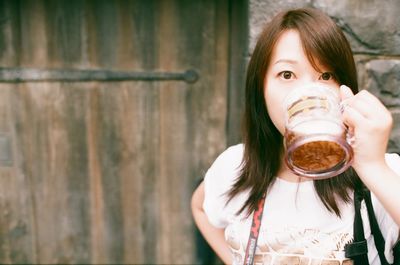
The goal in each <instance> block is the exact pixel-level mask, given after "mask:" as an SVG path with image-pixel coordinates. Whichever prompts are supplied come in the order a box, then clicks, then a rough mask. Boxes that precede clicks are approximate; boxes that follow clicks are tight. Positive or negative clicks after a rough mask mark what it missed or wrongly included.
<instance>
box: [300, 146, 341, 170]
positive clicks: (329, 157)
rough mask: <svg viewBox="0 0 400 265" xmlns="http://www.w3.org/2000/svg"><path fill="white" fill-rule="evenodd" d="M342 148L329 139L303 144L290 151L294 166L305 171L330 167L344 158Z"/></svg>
mask: <svg viewBox="0 0 400 265" xmlns="http://www.w3.org/2000/svg"><path fill="white" fill-rule="evenodd" d="M345 156H346V154H345V152H344V150H343V148H342V147H341V146H340V145H339V144H337V143H335V142H330V141H315V142H310V143H306V144H303V145H301V146H299V147H298V148H296V149H295V150H294V151H293V153H292V163H293V165H294V166H296V167H298V168H301V169H303V170H307V171H321V170H326V169H330V168H332V167H334V166H336V165H337V164H339V163H340V162H342V161H343V160H344V158H345Z"/></svg>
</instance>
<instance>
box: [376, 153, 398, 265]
mask: <svg viewBox="0 0 400 265" xmlns="http://www.w3.org/2000/svg"><path fill="white" fill-rule="evenodd" d="M386 163H387V164H388V166H389V167H390V168H391V169H392V170H393V171H395V172H396V173H397V174H398V175H399V177H400V156H399V155H398V154H386ZM372 204H373V206H374V211H375V215H376V219H377V221H378V223H379V227H380V229H381V231H382V235H383V237H384V238H385V256H386V258H387V260H388V261H389V263H392V262H393V253H392V248H393V246H394V244H395V243H396V242H397V240H398V238H399V227H398V225H397V224H396V222H395V221H394V220H393V219H392V217H391V216H390V215H389V214H388V213H387V212H386V210H385V209H384V207H383V206H382V204H381V203H380V202H379V200H378V199H377V198H376V197H375V195H374V194H372Z"/></svg>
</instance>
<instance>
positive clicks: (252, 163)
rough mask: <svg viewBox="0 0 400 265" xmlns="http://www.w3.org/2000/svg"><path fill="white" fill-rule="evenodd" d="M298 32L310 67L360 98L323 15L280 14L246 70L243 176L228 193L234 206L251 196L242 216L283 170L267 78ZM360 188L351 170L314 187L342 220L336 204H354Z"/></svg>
mask: <svg viewBox="0 0 400 265" xmlns="http://www.w3.org/2000/svg"><path fill="white" fill-rule="evenodd" d="M290 29H292V30H296V31H298V32H299V34H300V39H301V42H302V45H303V48H304V51H305V53H306V55H307V58H308V60H309V61H310V63H311V64H312V66H313V67H314V68H315V69H316V70H319V69H318V66H317V65H318V64H319V65H323V66H325V67H327V68H328V69H329V70H330V71H332V72H333V73H334V75H335V77H336V79H337V81H338V82H339V83H340V84H344V85H346V86H348V87H350V88H351V89H352V90H353V93H357V92H358V84H357V73H356V67H355V63H354V58H353V54H352V51H351V47H350V45H349V43H348V41H347V40H346V37H345V36H344V34H343V32H342V31H341V29H340V28H339V27H338V26H337V25H336V24H335V23H334V22H333V20H332V19H331V18H330V17H329V16H327V15H325V14H324V13H323V12H321V11H319V10H316V9H311V8H302V9H295V10H289V11H286V12H281V13H279V14H278V15H277V16H275V17H274V18H273V19H272V21H270V22H269V23H268V24H267V25H266V26H265V28H264V30H263V31H262V33H261V35H260V36H259V39H258V42H257V44H256V47H255V49H254V52H253V54H252V57H251V59H250V62H249V65H248V68H247V77H246V94H245V99H246V102H245V113H244V120H243V143H244V155H243V161H242V167H241V171H240V176H239V178H238V179H237V181H236V182H235V183H234V185H233V187H232V188H231V190H230V191H229V193H228V197H229V200H231V199H232V198H233V197H234V196H235V195H237V194H238V193H240V192H242V191H245V190H249V197H248V199H247V201H246V202H245V203H244V205H243V207H242V208H241V209H240V210H239V213H241V212H243V211H244V210H245V209H247V214H250V213H251V212H253V211H254V210H255V208H256V206H257V203H258V201H259V200H260V199H261V197H262V196H263V194H264V193H265V192H266V191H267V190H268V188H269V187H270V185H271V184H272V183H273V182H274V180H275V178H276V176H277V173H278V170H279V168H280V166H281V161H282V159H281V158H282V154H283V151H284V150H283V148H284V147H283V139H282V135H281V133H280V132H279V131H278V129H277V128H276V127H275V125H274V124H273V123H272V121H271V118H270V117H269V115H268V111H267V106H266V103H265V95H264V78H265V75H266V72H267V70H268V66H269V63H270V59H271V54H272V51H273V49H274V46H275V44H276V42H277V40H278V38H279V37H280V36H281V34H282V32H284V31H286V30H290ZM361 185H362V183H361V181H360V179H359V177H358V176H357V174H356V173H355V171H354V170H353V169H352V168H350V169H348V170H347V171H345V172H344V173H342V174H340V176H337V177H334V178H330V179H325V180H315V181H314V187H315V189H316V191H317V194H318V196H319V198H320V199H321V201H322V203H323V204H324V205H325V207H326V208H327V209H328V210H329V211H331V212H334V213H335V214H336V215H337V216H339V217H340V209H339V207H338V204H337V200H342V201H344V202H346V203H348V202H350V196H349V191H350V190H354V189H356V188H358V187H360V186H361Z"/></svg>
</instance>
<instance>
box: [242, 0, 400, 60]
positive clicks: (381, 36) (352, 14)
mask: <svg viewBox="0 0 400 265" xmlns="http://www.w3.org/2000/svg"><path fill="white" fill-rule="evenodd" d="M307 6H308V7H315V8H318V9H321V10H323V11H324V12H325V13H327V14H328V15H329V16H331V17H332V18H333V19H334V20H335V21H336V23H337V24H338V25H339V26H340V27H341V28H342V29H343V31H344V32H345V35H346V37H347V38H348V40H349V42H350V44H351V46H352V49H353V51H354V52H355V53H363V54H385V55H399V54H400V28H399V25H400V16H399V15H398V14H399V13H400V5H399V4H398V3H397V1H379V0H370V1H367V2H365V1H363V0H354V1H346V0H339V1H336V0H314V1H305V0H300V1H291V0H286V1H274V0H268V1H262V0H250V2H249V34H250V36H249V38H250V42H249V51H250V53H251V52H252V51H253V49H254V46H255V43H256V40H257V37H258V35H259V33H260V32H261V29H262V27H263V25H264V24H265V23H266V22H267V21H269V20H270V19H271V17H272V16H273V15H275V14H276V13H277V12H279V11H280V10H283V9H287V8H295V7H307Z"/></svg>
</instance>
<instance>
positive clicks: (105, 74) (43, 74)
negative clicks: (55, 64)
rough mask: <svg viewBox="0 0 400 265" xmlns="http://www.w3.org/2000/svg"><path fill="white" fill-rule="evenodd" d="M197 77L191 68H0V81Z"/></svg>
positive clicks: (188, 79)
mask: <svg viewBox="0 0 400 265" xmlns="http://www.w3.org/2000/svg"><path fill="white" fill-rule="evenodd" d="M198 79H199V75H198V73H197V72H196V71H195V70H192V69H191V70H187V71H185V72H124V71H112V70H61V69H33V68H0V83H22V82H60V81H66V82H90V81H172V80H174V81H185V82H186V83H194V82H196V81H197V80H198Z"/></svg>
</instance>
